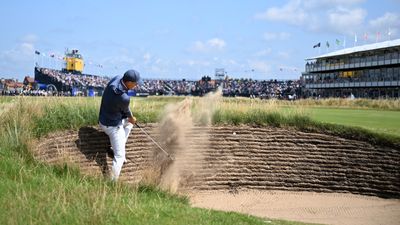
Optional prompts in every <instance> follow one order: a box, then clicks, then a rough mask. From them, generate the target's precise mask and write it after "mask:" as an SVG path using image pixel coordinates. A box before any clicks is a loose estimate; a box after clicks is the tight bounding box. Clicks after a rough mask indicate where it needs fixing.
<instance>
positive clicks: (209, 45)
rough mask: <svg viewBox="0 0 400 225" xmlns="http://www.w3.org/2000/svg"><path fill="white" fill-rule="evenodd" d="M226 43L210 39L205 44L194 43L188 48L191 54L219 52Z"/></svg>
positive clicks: (200, 42)
mask: <svg viewBox="0 0 400 225" xmlns="http://www.w3.org/2000/svg"><path fill="white" fill-rule="evenodd" d="M225 46H226V42H225V41H224V40H223V39H220V38H212V39H209V40H207V41H205V42H203V41H196V42H194V44H193V45H192V46H191V47H190V48H189V51H191V52H203V53H204V52H211V51H221V50H223V49H224V48H225Z"/></svg>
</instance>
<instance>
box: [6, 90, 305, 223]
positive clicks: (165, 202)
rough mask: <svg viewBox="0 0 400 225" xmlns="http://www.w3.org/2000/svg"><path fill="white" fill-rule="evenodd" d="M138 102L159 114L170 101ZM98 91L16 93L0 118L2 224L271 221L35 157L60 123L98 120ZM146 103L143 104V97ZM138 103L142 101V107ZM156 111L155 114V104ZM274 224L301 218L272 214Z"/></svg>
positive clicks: (142, 114)
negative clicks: (83, 94)
mask: <svg viewBox="0 0 400 225" xmlns="http://www.w3.org/2000/svg"><path fill="white" fill-rule="evenodd" d="M178 100H179V99H173V100H170V99H167V100H163V99H156V100H155V101H154V102H152V103H149V104H144V102H145V101H144V100H138V101H137V103H138V105H135V106H133V107H134V111H135V112H137V117H138V118H139V120H141V119H142V120H143V121H147V122H154V121H156V120H157V118H158V116H159V112H161V109H162V108H163V106H164V105H165V104H168V103H169V102H170V101H178ZM99 102H100V99H99V98H35V97H34V98H32V97H18V98H15V102H14V103H13V105H12V107H10V108H9V109H8V110H7V111H5V112H4V113H3V114H2V115H1V120H0V179H1V182H0V224H265V223H266V222H267V221H266V220H265V219H261V218H256V217H253V216H247V215H242V214H238V213H232V212H219V211H214V210H206V209H199V208H192V207H190V205H189V203H188V199H187V198H185V197H181V196H177V195H173V194H170V193H167V192H164V191H161V190H158V189H157V188H154V187H148V186H138V187H131V186H126V185H123V184H119V183H117V184H114V183H110V182H108V181H105V180H103V179H101V178H93V177H85V176H83V175H82V174H80V173H79V170H77V169H74V168H73V167H71V166H66V165H60V166H49V165H44V164H41V163H39V162H37V161H35V160H34V159H33V158H32V156H31V154H30V149H32V147H33V146H34V140H36V139H37V138H38V137H40V136H43V135H45V134H47V133H49V132H52V131H55V130H59V129H75V128H78V127H80V126H84V125H94V124H96V123H97V113H98V107H99ZM142 103H143V104H142ZM139 108H140V109H139ZM151 111H154V113H152V114H150V115H149V114H148V113H149V112H151ZM268 224H288V225H294V224H303V223H297V222H288V221H281V220H268Z"/></svg>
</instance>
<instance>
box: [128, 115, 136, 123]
mask: <svg viewBox="0 0 400 225" xmlns="http://www.w3.org/2000/svg"><path fill="white" fill-rule="evenodd" d="M128 122H129V123H131V124H136V117H134V116H133V115H132V113H131V114H130V115H128Z"/></svg>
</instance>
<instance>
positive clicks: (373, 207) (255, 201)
mask: <svg viewBox="0 0 400 225" xmlns="http://www.w3.org/2000/svg"><path fill="white" fill-rule="evenodd" d="M189 196H190V199H191V203H192V205H193V206H195V207H202V208H211V209H217V210H223V211H236V212H240V213H247V214H251V215H255V216H259V217H268V218H277V219H285V220H292V221H302V222H311V223H322V224H340V225H343V224H351V225H358V224H359V225H373V224H374V225H375V224H385V225H390V224H393V225H399V224H400V200H399V199H382V198H378V197H369V196H361V195H353V194H339V193H338V194H336V193H314V192H287V191H243V192H239V193H237V194H232V193H228V192H226V191H225V192H222V191H203V192H193V193H190V194H189Z"/></svg>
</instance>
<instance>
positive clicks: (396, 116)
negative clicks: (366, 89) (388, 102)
mask: <svg viewBox="0 0 400 225" xmlns="http://www.w3.org/2000/svg"><path fill="white" fill-rule="evenodd" d="M307 110H309V112H310V116H311V118H312V119H314V120H317V121H320V122H327V123H335V124H341V125H348V126H358V127H363V128H366V129H369V130H372V131H376V132H382V133H386V134H392V135H396V136H400V112H399V111H384V110H371V109H341V108H320V107H311V108H308V109H307Z"/></svg>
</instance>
